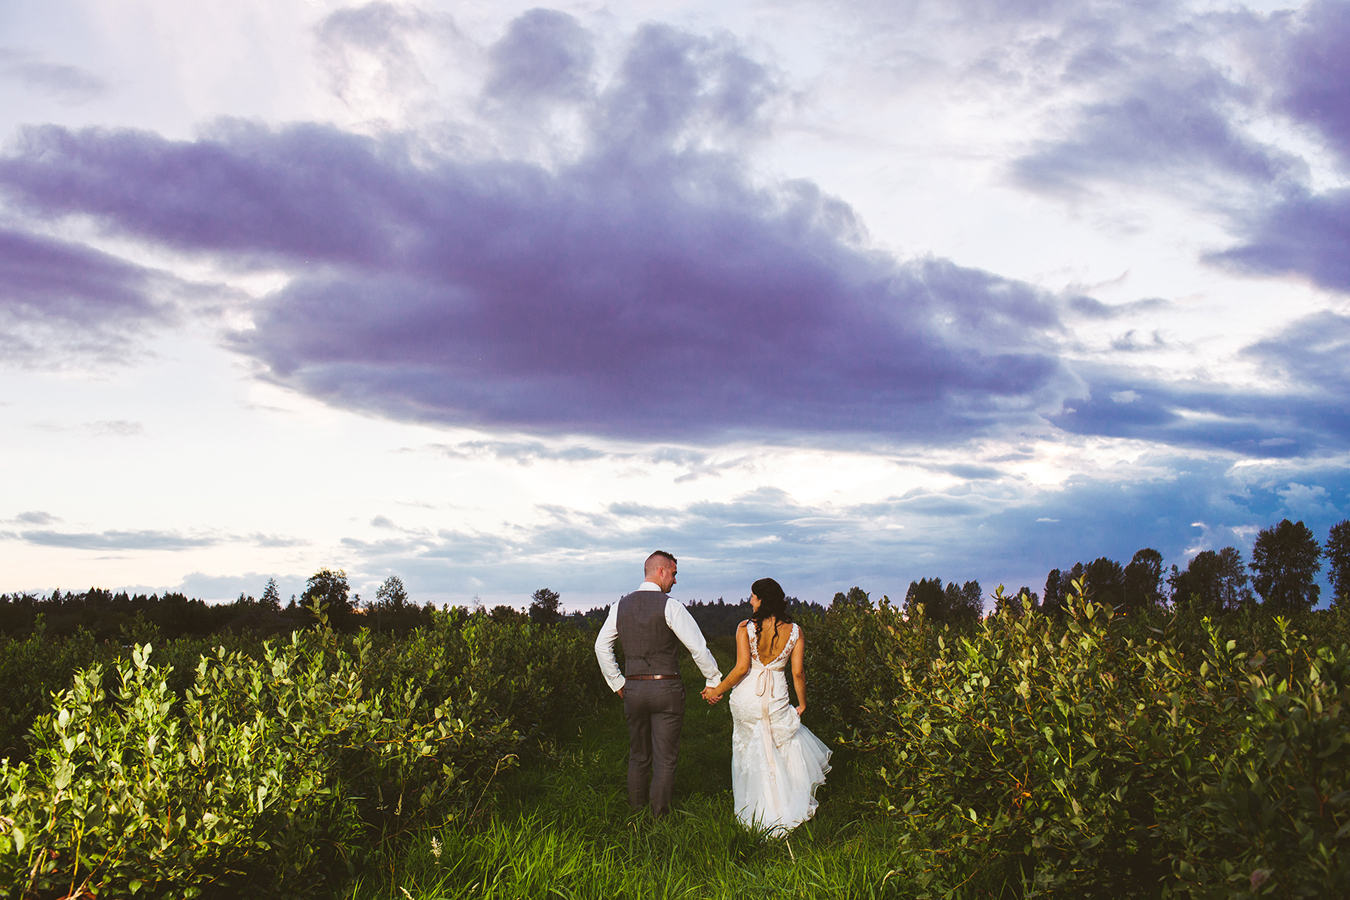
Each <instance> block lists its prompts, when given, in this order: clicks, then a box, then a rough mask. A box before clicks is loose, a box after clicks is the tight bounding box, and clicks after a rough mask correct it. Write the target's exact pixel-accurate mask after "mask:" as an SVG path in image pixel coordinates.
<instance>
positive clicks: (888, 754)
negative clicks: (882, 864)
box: [808, 595, 1350, 897]
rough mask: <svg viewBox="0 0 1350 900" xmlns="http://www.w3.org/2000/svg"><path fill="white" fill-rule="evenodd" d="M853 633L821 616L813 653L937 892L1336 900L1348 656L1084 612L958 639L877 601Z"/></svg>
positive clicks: (1289, 633) (1198, 625) (1342, 873)
mask: <svg viewBox="0 0 1350 900" xmlns="http://www.w3.org/2000/svg"><path fill="white" fill-rule="evenodd" d="M859 616H860V617H866V618H868V619H870V620H871V621H863V619H862V618H859V620H858V621H853V619H852V618H848V617H838V618H836V619H833V620H828V619H829V617H827V621H825V622H822V623H821V624H822V625H823V628H822V629H821V632H822V633H820V634H818V635H817V636H816V647H817V650H819V649H820V648H822V647H825V646H828V647H830V648H831V649H830V652H831V654H832V658H833V660H834V663H833V666H834V668H833V670H832V671H830V672H828V673H827V676H828V677H829V678H835V679H839V680H841V681H843V682H845V683H844V684H843V685H842V686H836V687H833V688H831V690H835V691H843V692H850V691H851V692H852V696H853V697H854V698H856V700H855V701H854V702H855V704H856V705H855V706H854V707H852V710H853V711H852V713H851V716H845V720H844V721H843V722H842V723H841V724H842V725H844V726H847V727H848V728H849V729H851V730H850V731H849V733H850V734H851V735H852V739H851V741H850V743H851V744H852V745H853V746H854V747H856V748H857V749H859V750H860V751H862V752H863V753H864V754H865V758H866V759H869V760H870V761H871V762H872V764H873V766H874V768H875V771H876V774H877V778H878V782H877V783H878V791H879V793H880V795H881V797H880V800H879V803H878V806H879V807H880V808H882V809H884V810H886V811H887V812H888V813H889V814H890V815H892V816H893V817H894V819H895V821H896V822H897V823H898V824H900V825H901V826H902V837H901V846H902V848H903V850H904V852H906V853H907V854H918V855H920V856H921V857H927V858H928V860H929V862H928V872H927V875H926V877H928V878H930V879H931V882H930V886H931V889H932V891H933V893H934V895H941V894H943V893H944V892H946V891H949V890H953V889H955V888H957V887H958V886H959V883H962V882H965V881H967V880H969V879H972V878H975V879H979V880H981V881H983V882H984V883H989V884H1004V885H1017V886H1018V888H1017V891H1018V892H1019V893H1020V892H1021V891H1022V890H1024V889H1027V890H1029V891H1030V892H1032V893H1034V894H1036V895H1042V896H1045V895H1057V896H1073V897H1079V896H1106V895H1113V896H1140V897H1155V896H1160V895H1162V896H1167V895H1181V894H1189V895H1191V896H1196V897H1239V896H1258V895H1259V896H1284V897H1328V896H1345V895H1346V894H1347V889H1348V888H1350V865H1348V863H1350V857H1347V856H1346V853H1345V851H1346V850H1347V846H1346V836H1347V834H1350V746H1347V741H1348V740H1350V718H1348V715H1350V713H1347V710H1346V706H1345V701H1346V700H1347V699H1350V698H1347V696H1346V691H1347V684H1350V649H1347V648H1346V647H1345V646H1344V645H1340V646H1339V647H1333V646H1331V645H1329V644H1327V643H1324V642H1323V643H1318V642H1314V641H1312V640H1311V639H1309V638H1308V637H1307V636H1306V635H1304V634H1301V633H1299V632H1296V631H1295V630H1293V629H1292V628H1291V627H1290V626H1289V624H1288V623H1287V622H1284V621H1282V620H1271V627H1270V628H1268V629H1261V631H1262V632H1263V633H1264V634H1265V636H1266V638H1267V639H1268V642H1267V643H1265V644H1264V645H1263V646H1262V647H1257V646H1251V645H1248V646H1245V647H1244V646H1240V645H1239V642H1238V641H1237V640H1235V639H1231V638H1227V637H1224V636H1223V635H1222V634H1221V630H1220V627H1219V626H1218V625H1215V624H1214V623H1213V622H1210V621H1209V620H1197V621H1194V622H1188V621H1178V620H1176V619H1175V618H1174V619H1172V620H1171V621H1170V622H1168V621H1166V620H1164V619H1161V618H1160V619H1158V620H1157V622H1158V624H1160V625H1162V626H1164V627H1153V626H1150V625H1140V624H1139V623H1138V622H1122V621H1120V620H1119V619H1116V618H1115V617H1113V615H1112V613H1111V610H1110V607H1104V606H1098V605H1096V604H1093V603H1091V602H1087V601H1086V600H1084V599H1083V597H1082V596H1081V595H1080V596H1077V597H1073V598H1071V599H1070V608H1069V611H1068V614H1067V615H1066V616H1064V617H1063V618H1062V619H1056V618H1050V617H1047V616H1044V615H1041V614H1040V613H1038V612H1036V611H1034V610H1032V609H1029V608H1028V609H1026V610H1024V611H1022V612H1021V614H1020V615H1010V614H1000V615H997V616H994V617H991V618H990V619H987V620H986V621H985V622H984V623H982V625H981V626H980V627H979V628H978V629H977V630H975V631H973V632H962V633H955V632H951V631H948V630H947V629H945V628H933V627H932V626H931V624H929V623H926V622H924V621H923V619H922V617H921V616H920V617H916V619H915V620H914V621H906V620H904V619H903V618H902V617H901V616H900V614H899V613H898V611H896V610H894V609H893V608H891V607H890V606H889V605H888V604H883V605H882V607H881V608H880V609H878V610H876V611H875V612H866V611H863V612H862V613H861V614H855V617H859ZM1333 630H1334V629H1333ZM1141 631H1142V632H1143V633H1146V634H1147V635H1148V636H1147V638H1145V639H1143V640H1139V639H1137V637H1136V636H1137V635H1138V634H1139V633H1140V632H1141ZM883 635H889V639H887V638H885V637H883ZM809 647H810V645H809V644H808V648H809ZM826 668H829V667H828V666H827V667H826ZM813 683H814V682H813ZM845 709H846V712H847V705H846V707H845ZM955 873H960V874H959V875H957V874H955Z"/></svg>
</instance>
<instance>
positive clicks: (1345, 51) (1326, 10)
mask: <svg viewBox="0 0 1350 900" xmlns="http://www.w3.org/2000/svg"><path fill="white" fill-rule="evenodd" d="M1276 21H1277V22H1279V24H1281V25H1283V26H1285V27H1284V28H1280V29H1278V30H1276V31H1275V32H1274V34H1273V38H1274V41H1273V43H1274V44H1275V46H1274V48H1273V49H1272V51H1271V52H1270V54H1269V56H1268V57H1267V60H1266V61H1267V64H1269V65H1271V68H1272V69H1273V71H1274V72H1275V74H1276V83H1277V85H1278V93H1277V102H1278V103H1279V105H1280V106H1281V107H1282V108H1283V110H1284V111H1285V112H1287V113H1288V114H1290V115H1292V116H1294V117H1295V118H1297V119H1299V120H1300V121H1302V122H1305V123H1307V124H1309V125H1312V126H1313V127H1314V128H1316V129H1317V130H1318V131H1319V132H1321V134H1322V136H1323V137H1324V138H1325V139H1326V140H1327V141H1328V142H1329V143H1330V145H1331V146H1332V147H1333V148H1334V149H1335V150H1336V151H1337V152H1338V153H1340V154H1341V157H1342V158H1343V159H1345V160H1350V4H1347V3H1345V2H1343V0H1314V2H1312V3H1309V4H1307V5H1306V6H1305V7H1304V8H1303V9H1302V10H1301V11H1300V12H1299V13H1298V14H1295V15H1293V16H1290V15H1288V14H1285V15H1284V16H1281V17H1279V18H1278V19H1277V20H1276Z"/></svg>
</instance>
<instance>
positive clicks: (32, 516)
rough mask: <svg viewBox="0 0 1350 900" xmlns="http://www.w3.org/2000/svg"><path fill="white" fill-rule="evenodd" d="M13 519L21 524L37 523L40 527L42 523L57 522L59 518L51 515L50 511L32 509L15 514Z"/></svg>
mask: <svg viewBox="0 0 1350 900" xmlns="http://www.w3.org/2000/svg"><path fill="white" fill-rule="evenodd" d="M14 521H16V522H18V523H20V524H23V525H37V526H39V527H40V526H42V525H50V524H52V523H53V522H59V521H61V520H60V519H58V518H57V517H56V516H53V515H52V514H51V513H47V512H43V511H41V510H32V511H30V512H21V513H19V514H18V515H17V516H15V517H14Z"/></svg>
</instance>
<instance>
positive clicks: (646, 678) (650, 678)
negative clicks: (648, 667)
mask: <svg viewBox="0 0 1350 900" xmlns="http://www.w3.org/2000/svg"><path fill="white" fill-rule="evenodd" d="M679 677H680V676H678V675H625V676H624V678H625V679H627V680H628V681H660V680H661V679H662V678H679Z"/></svg>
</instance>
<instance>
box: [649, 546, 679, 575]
mask: <svg viewBox="0 0 1350 900" xmlns="http://www.w3.org/2000/svg"><path fill="white" fill-rule="evenodd" d="M667 563H669V564H670V565H672V566H674V565H678V564H679V561H678V560H677V559H675V557H674V556H672V555H671V554H669V553H667V552H666V551H664V550H657V551H656V552H655V553H653V554H652V555H651V556H649V557H647V563H646V565H644V566H643V567H642V573H643V574H644V575H650V574H652V573H653V572H655V571H656V570H657V569H662V568H665V566H666V564H667Z"/></svg>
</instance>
